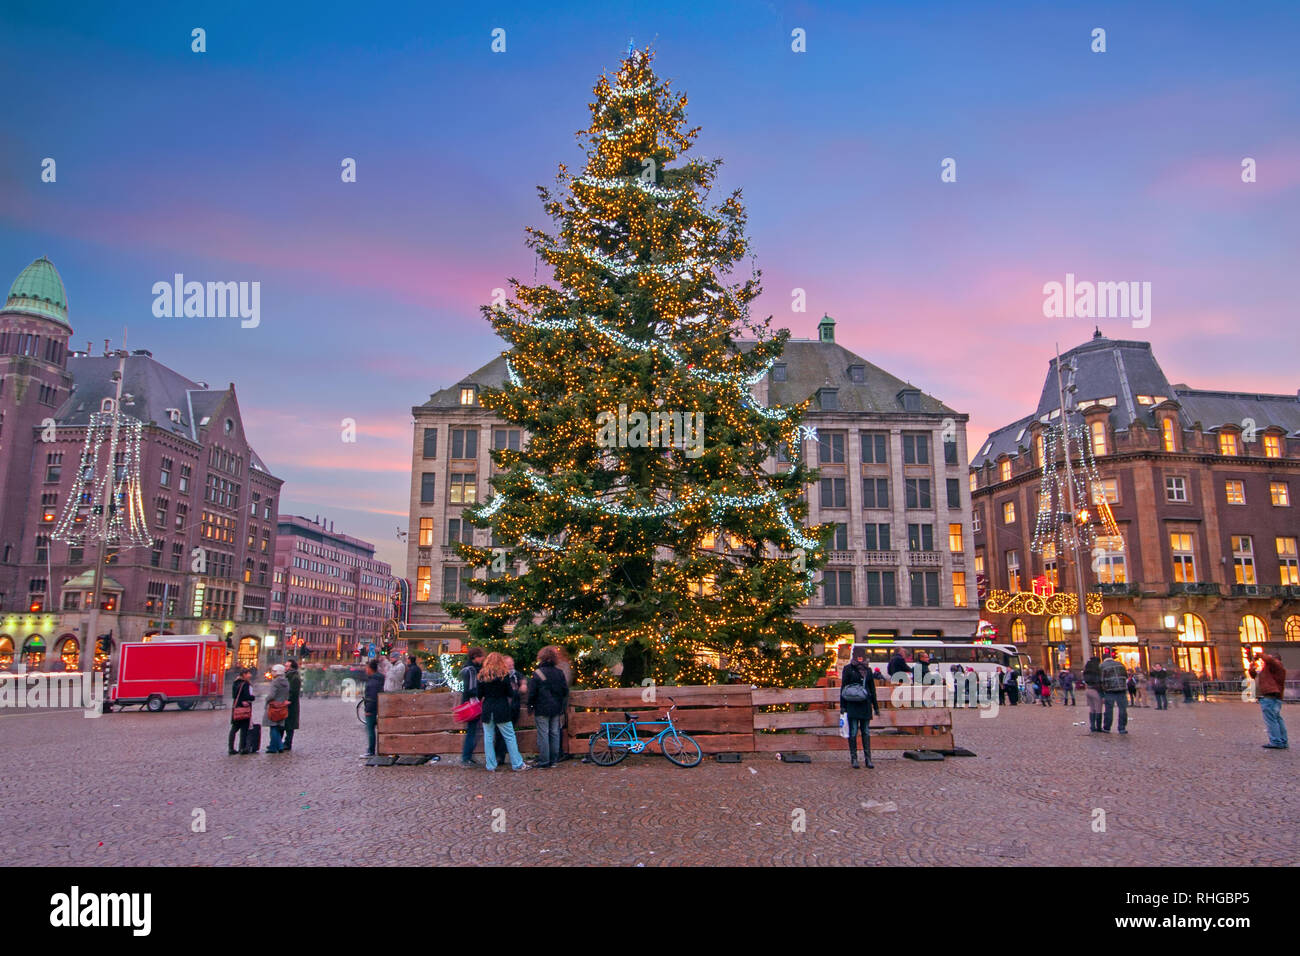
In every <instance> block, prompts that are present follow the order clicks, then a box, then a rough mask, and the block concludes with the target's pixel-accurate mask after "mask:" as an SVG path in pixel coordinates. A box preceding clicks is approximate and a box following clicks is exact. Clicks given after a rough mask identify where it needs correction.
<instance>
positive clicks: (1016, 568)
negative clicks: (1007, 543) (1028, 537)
mask: <svg viewBox="0 0 1300 956" xmlns="http://www.w3.org/2000/svg"><path fill="white" fill-rule="evenodd" d="M1007 590H1008V591H1010V592H1011V593H1013V594H1015V593H1016V592H1018V591H1019V590H1020V553H1019V552H1018V551H1008V552H1007Z"/></svg>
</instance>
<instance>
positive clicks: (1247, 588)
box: [1232, 584, 1273, 597]
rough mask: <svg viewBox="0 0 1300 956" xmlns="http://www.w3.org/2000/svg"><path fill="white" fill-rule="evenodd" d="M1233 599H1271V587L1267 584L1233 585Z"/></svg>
mask: <svg viewBox="0 0 1300 956" xmlns="http://www.w3.org/2000/svg"><path fill="white" fill-rule="evenodd" d="M1232 596H1233V597H1272V596H1273V587H1272V585H1269V584H1234V585H1233V586H1232Z"/></svg>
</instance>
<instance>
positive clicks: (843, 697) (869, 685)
mask: <svg viewBox="0 0 1300 956" xmlns="http://www.w3.org/2000/svg"><path fill="white" fill-rule="evenodd" d="M840 710H841V711H842V712H843V713H844V716H845V718H846V719H847V720H848V723H849V765H850V766H852V767H853V768H854V769H857V766H858V742H857V735H858V733H859V732H861V734H862V759H863V762H864V763H865V764H866V766H867V769H868V770H874V769H875V766H876V765H875V764H873V763H872V762H871V731H870V730H869V729H868V727H869V725H870V724H871V714H872V712H873V711H874V712H875V715H876V716H877V717H879V716H880V704H879V702H878V701H877V700H876V681H875V679H874V678H873V677H872V675H871V671H870V670H868V669H867V651H866V648H863V647H855V648H854V649H853V659H852V660H851V661H849V663H848V664H847V665H846V666H845V668H844V673H843V674H841V675H840Z"/></svg>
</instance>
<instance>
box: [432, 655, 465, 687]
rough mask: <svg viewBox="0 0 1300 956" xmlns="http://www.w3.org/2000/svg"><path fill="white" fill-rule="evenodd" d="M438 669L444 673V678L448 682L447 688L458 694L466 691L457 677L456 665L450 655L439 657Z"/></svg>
mask: <svg viewBox="0 0 1300 956" xmlns="http://www.w3.org/2000/svg"><path fill="white" fill-rule="evenodd" d="M438 668H439V669H440V670H441V671H442V676H443V678H444V679H445V680H446V681H447V687H448V688H449V689H451V690H453V691H455V692H456V693H457V694H459V693H460V692H461V691H462V690H464V689H465V685H464V684H462V683H461V681H460V678H459V677H457V676H456V665H455V663H454V662H453V661H452V658H451V655H450V654H439V655H438Z"/></svg>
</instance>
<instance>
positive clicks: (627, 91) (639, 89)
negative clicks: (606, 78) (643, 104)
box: [609, 83, 654, 99]
mask: <svg viewBox="0 0 1300 956" xmlns="http://www.w3.org/2000/svg"><path fill="white" fill-rule="evenodd" d="M653 89H654V87H653V86H652V85H650V84H649V83H647V84H646V85H644V86H631V87H629V86H611V87H610V89H609V95H610V96H613V97H617V98H620V99H621V98H623V97H625V96H640V95H641V94H642V93H649V92H650V91H651V90H653Z"/></svg>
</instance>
